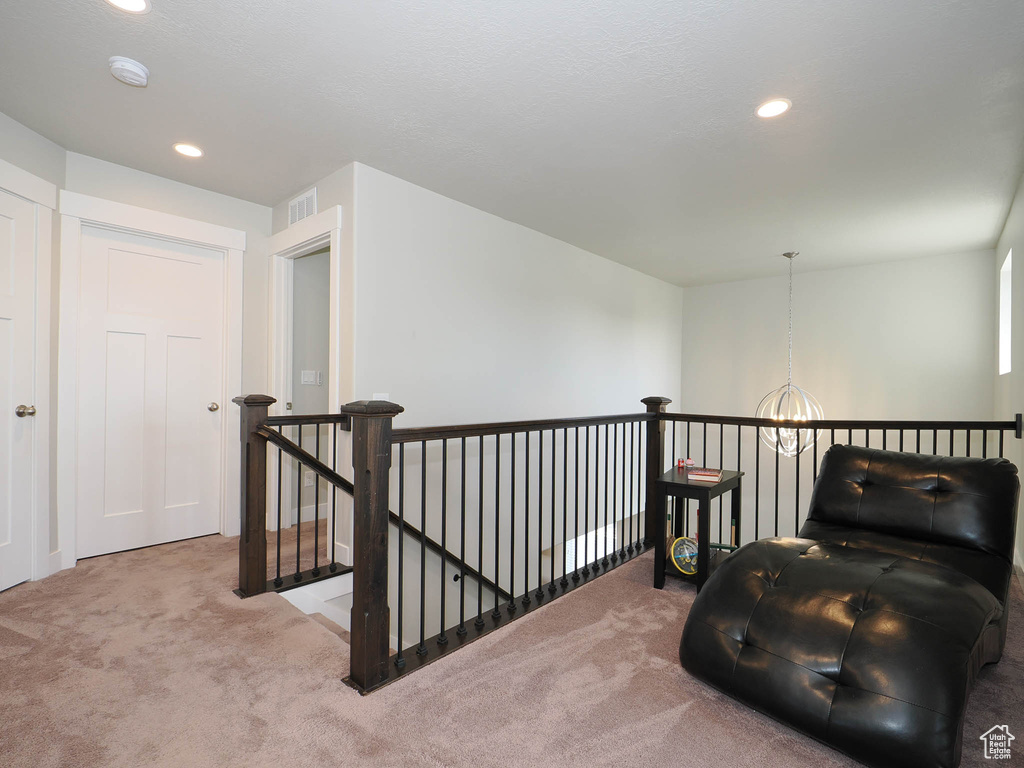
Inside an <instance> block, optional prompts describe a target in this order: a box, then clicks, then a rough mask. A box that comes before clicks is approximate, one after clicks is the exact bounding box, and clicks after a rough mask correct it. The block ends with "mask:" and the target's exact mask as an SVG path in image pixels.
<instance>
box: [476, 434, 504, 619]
mask: <svg viewBox="0 0 1024 768" xmlns="http://www.w3.org/2000/svg"><path fill="white" fill-rule="evenodd" d="M479 445H480V478H479V481H478V483H479V484H478V488H479V491H478V492H477V497H478V498H477V500H478V501H479V517H478V518H477V531H476V534H477V548H476V558H477V572H478V573H479V574H480V577H479V578H478V579H477V580H476V621H474V622H473V626H474V627H476V628H477V629H483V628H484V579H483V576H484V436H483V435H480V444H479ZM494 584H495V586H497V584H498V574H497V573H495V574H494ZM495 592H497V590H495Z"/></svg>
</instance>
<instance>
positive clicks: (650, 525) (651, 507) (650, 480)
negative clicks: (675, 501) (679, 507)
mask: <svg viewBox="0 0 1024 768" xmlns="http://www.w3.org/2000/svg"><path fill="white" fill-rule="evenodd" d="M640 402H641V403H643V404H644V405H646V406H647V412H648V413H650V414H655V418H653V419H651V420H650V421H648V422H647V491H646V492H647V506H646V509H645V510H644V512H645V514H644V522H645V525H644V547H645V548H647V547H653V546H654V542H655V541H656V540H657V537H658V536H660V537H661V538H662V540H664V538H665V534H664V528H665V510H664V509H659V508H658V507H659V506H662V505H660V504H658V503H657V498H658V494H657V492H656V489H655V487H654V481H655V480H657V479H658V476H659V475H661V473H662V472H664V471H665V466H664V464H665V458H664V456H665V422H664V421H662V420H661V419H660V418H658V417H657V415H658V414H662V413H664V412H665V406H667V405H668V404H669V403H671V402H672V401H671V400H669V399H668V398H667V397H645V398H644V399H643V400H641V401H640Z"/></svg>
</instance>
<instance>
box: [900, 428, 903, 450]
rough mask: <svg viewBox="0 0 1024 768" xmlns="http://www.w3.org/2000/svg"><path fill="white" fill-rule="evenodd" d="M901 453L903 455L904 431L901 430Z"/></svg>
mask: <svg viewBox="0 0 1024 768" xmlns="http://www.w3.org/2000/svg"><path fill="white" fill-rule="evenodd" d="M900 453H903V430H902V429H901V430H900Z"/></svg>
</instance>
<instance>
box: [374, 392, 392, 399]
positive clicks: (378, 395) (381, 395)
mask: <svg viewBox="0 0 1024 768" xmlns="http://www.w3.org/2000/svg"><path fill="white" fill-rule="evenodd" d="M372 399H373V400H390V399H391V395H389V394H388V393H387V392H374V393H373V398H372Z"/></svg>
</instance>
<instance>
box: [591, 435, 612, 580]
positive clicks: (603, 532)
mask: <svg viewBox="0 0 1024 768" xmlns="http://www.w3.org/2000/svg"><path fill="white" fill-rule="evenodd" d="M614 498H615V497H614V496H612V499H613V500H614ZM614 518H615V510H612V519H613V520H614ZM599 541H602V542H604V557H603V558H602V560H601V564H602V565H604V567H605V568H607V567H608V425H607V424H605V425H604V525H603V526H602V527H601V538H600V539H599ZM594 568H595V570H594V573H597V564H596V563H595V564H594Z"/></svg>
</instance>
